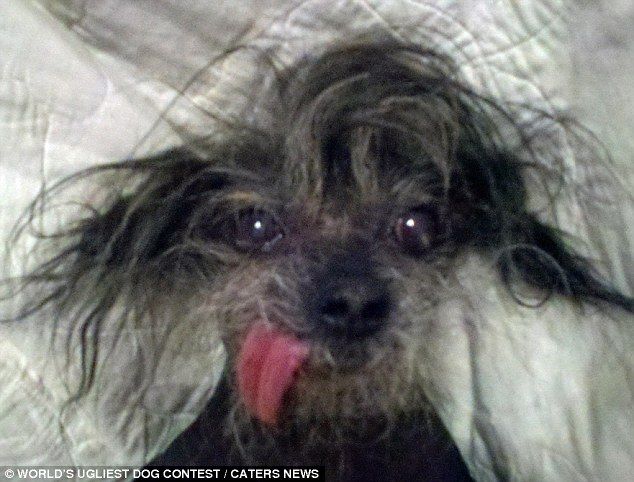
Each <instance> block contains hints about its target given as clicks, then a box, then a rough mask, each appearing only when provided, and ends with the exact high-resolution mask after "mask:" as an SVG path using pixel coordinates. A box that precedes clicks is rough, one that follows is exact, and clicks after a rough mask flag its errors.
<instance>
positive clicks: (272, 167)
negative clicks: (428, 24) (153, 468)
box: [15, 41, 634, 464]
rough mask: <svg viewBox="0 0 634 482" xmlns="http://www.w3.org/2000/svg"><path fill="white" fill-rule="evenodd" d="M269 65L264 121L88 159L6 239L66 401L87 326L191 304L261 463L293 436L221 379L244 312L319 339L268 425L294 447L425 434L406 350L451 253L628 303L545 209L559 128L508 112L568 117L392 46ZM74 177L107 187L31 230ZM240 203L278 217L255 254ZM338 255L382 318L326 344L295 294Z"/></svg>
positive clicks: (88, 359)
mask: <svg viewBox="0 0 634 482" xmlns="http://www.w3.org/2000/svg"><path fill="white" fill-rule="evenodd" d="M266 75H272V74H271V73H267V74H266ZM274 76H275V78H276V82H275V89H274V90H272V91H271V92H268V94H267V95H270V96H272V98H274V99H275V102H272V103H271V105H273V106H274V107H273V108H272V112H270V119H271V122H270V125H267V126H264V127H262V126H258V127H257V128H255V127H252V128H249V129H244V126H236V127H235V128H232V126H231V125H230V124H227V126H226V132H224V135H223V138H222V140H219V141H214V142H213V143H208V142H205V141H200V142H197V143H196V145H195V146H187V147H179V148H176V149H173V150H170V151H167V152H163V153H160V154H158V155H154V156H150V157H146V158H142V159H133V160H127V161H123V162H117V163H113V164H109V165H105V166H99V167H96V168H92V169H90V170H88V171H85V172H82V173H79V174H76V175H73V176H71V177H70V178H68V179H65V180H64V181H62V182H60V183H59V184H58V185H56V186H54V187H53V188H49V189H47V190H46V191H44V192H43V193H42V194H41V195H40V196H39V197H38V199H37V200H36V201H35V202H34V203H33V205H32V206H31V207H30V209H29V211H28V213H27V214H26V216H25V218H24V220H23V222H22V224H21V225H20V227H19V228H18V229H17V230H16V233H15V239H16V240H17V239H19V238H21V237H23V236H28V235H33V234H35V235H36V236H39V238H40V242H39V244H38V253H39V254H38V255H39V256H40V257H44V261H43V262H40V263H39V264H38V265H37V266H36V267H34V268H32V269H31V270H30V272H29V273H28V274H25V275H24V276H23V277H22V278H21V279H20V289H21V290H22V291H23V292H24V293H25V294H26V296H25V297H26V298H27V299H29V302H28V303H27V304H26V305H25V306H24V307H23V309H22V312H21V313H20V314H18V316H16V319H21V318H26V317H29V316H31V315H32V314H34V313H37V312H41V311H43V310H48V311H50V312H51V313H52V317H53V319H55V320H59V319H64V318H66V319H67V318H69V317H70V318H72V320H73V325H72V330H71V332H70V333H68V335H67V340H66V343H67V345H68V347H69V349H70V347H72V346H74V344H79V346H80V347H81V363H82V370H81V373H82V374H83V375H82V378H81V380H80V382H79V384H78V386H77V387H76V389H77V390H76V393H77V396H81V395H82V394H83V393H86V392H87V391H89V390H90V389H91V388H92V383H93V377H94V372H95V365H96V362H97V359H98V351H99V346H98V344H96V343H93V342H92V341H93V340H96V339H97V338H98V334H99V331H100V328H101V326H102V324H103V322H104V319H105V318H106V317H108V316H111V315H112V312H113V310H115V307H119V308H118V309H119V310H120V312H119V315H118V316H119V317H120V320H121V321H120V326H121V327H123V326H124V325H125V324H127V323H149V324H150V326H153V327H154V329H156V330H159V329H169V323H170V317H169V316H168V315H164V316H162V317H160V316H159V317H156V318H154V317H153V315H152V313H153V311H156V312H162V313H165V312H166V311H165V310H161V309H160V308H157V307H161V306H165V305H168V306H171V307H173V306H174V305H176V304H178V305H179V306H197V307H198V309H196V310H192V312H195V313H196V316H201V317H205V318H206V319H212V320H214V321H215V323H216V324H217V330H218V331H219V332H220V333H221V335H222V341H223V343H224V346H225V348H226V350H227V353H228V363H227V367H228V368H227V371H226V375H225V380H224V381H223V384H224V387H225V389H226V392H227V394H226V397H225V399H224V401H223V402H222V407H223V409H222V410H223V411H222V416H223V418H224V419H226V421H227V422H226V423H227V425H228V426H229V427H228V429H227V433H229V434H230V435H228V436H227V437H226V438H223V437H224V436H223V437H220V439H222V440H225V441H226V439H232V438H233V442H234V443H235V446H236V447H237V452H238V454H239V455H238V459H239V458H240V456H242V459H243V460H244V459H245V458H246V459H249V457H251V459H249V460H250V461H252V462H260V463H261V462H262V461H263V460H269V457H271V450H273V449H271V447H275V446H276V445H275V444H276V443H278V444H282V445H283V443H291V442H289V441H288V440H287V441H286V442H280V441H279V438H276V437H273V438H272V440H273V441H274V442H272V444H273V445H270V444H268V443H265V442H263V440H264V439H266V436H264V435H262V434H265V433H267V432H266V430H265V429H264V428H262V427H259V426H257V424H256V423H255V422H253V420H251V419H250V418H249V415H248V414H247V413H246V412H245V410H244V407H242V406H241V402H240V400H239V397H237V396H236V393H235V392H234V391H233V390H232V389H231V387H232V383H233V380H234V377H235V373H233V372H232V367H234V366H235V358H236V355H237V352H238V351H239V346H240V344H241V343H242V340H243V337H244V333H245V331H246V330H247V329H248V327H249V325H250V324H251V323H252V322H253V320H254V319H259V320H262V319H264V320H266V322H267V323H269V324H271V325H275V326H278V327H279V328H281V329H283V330H285V331H289V332H291V333H294V334H296V335H297V336H301V337H307V338H309V339H312V340H316V342H315V346H316V348H315V350H314V351H313V353H312V354H311V357H312V358H311V361H310V363H309V365H310V366H311V369H310V370H309V371H308V372H307V373H306V374H305V375H304V376H303V377H300V379H299V382H298V386H297V387H295V390H294V391H293V393H292V394H291V395H290V399H289V400H288V403H287V404H286V408H285V418H284V421H283V423H282V426H285V427H286V432H285V433H287V434H288V433H295V435H296V437H299V436H300V435H298V434H301V439H302V440H303V443H304V448H305V450H306V451H308V452H310V451H311V450H312V448H311V447H318V446H322V445H323V444H324V443H325V442H320V441H319V440H320V439H323V440H326V439H328V440H330V442H332V440H337V441H338V443H337V444H336V446H337V447H341V446H342V445H343V444H344V443H345V442H344V440H346V439H347V438H349V437H350V433H355V434H356V435H355V436H356V437H359V438H363V437H365V436H368V433H372V434H374V435H373V437H375V438H377V439H378V438H381V437H383V438H384V439H386V440H390V437H392V436H393V432H394V428H395V427H401V428H399V429H398V431H402V432H404V430H402V425H403V423H404V422H403V420H408V417H409V419H411V420H410V422H411V421H412V420H416V423H417V424H419V423H420V420H425V422H424V423H423V425H425V424H428V425H429V427H430V430H431V427H435V429H434V430H436V431H437V432H438V433H442V431H443V429H442V427H441V426H440V424H439V423H438V422H437V420H436V419H435V418H434V415H433V410H432V409H431V407H430V406H429V405H428V404H427V402H426V401H425V394H424V391H423V389H422V387H423V386H424V381H423V380H421V376H422V375H421V373H420V370H419V369H418V363H417V362H418V361H419V358H420V350H421V345H422V344H423V343H424V330H425V319H429V318H431V317H433V316H434V315H433V313H434V308H435V307H436V306H438V304H439V303H440V301H441V300H442V299H443V297H446V296H447V290H451V289H452V288H451V287H452V286H453V285H454V283H453V281H452V273H453V271H454V270H455V267H456V265H457V263H458V260H460V259H461V257H462V256H464V254H465V253H477V254H478V255H479V256H482V257H484V258H486V259H488V260H490V261H491V262H493V263H495V264H496V265H497V269H498V272H499V277H500V281H501V283H503V284H504V285H506V287H507V288H508V290H509V291H510V292H511V293H512V294H513V296H514V297H515V298H516V300H517V302H518V303H528V302H527V301H525V300H524V299H523V297H522V290H523V289H526V288H530V289H532V290H537V292H539V293H542V302H547V300H548V299H549V298H550V297H552V296H564V297H567V298H569V299H570V300H572V301H574V302H576V303H578V304H580V305H583V304H588V303H591V304H594V305H598V306H607V305H613V306H615V307H618V308H619V309H625V310H628V311H631V312H634V302H633V300H632V298H631V297H628V296H627V295H625V294H623V293H620V292H619V291H618V290H617V289H615V288H614V287H612V286H611V285H610V283H609V282H608V281H607V280H605V279H603V278H602V277H601V276H600V275H599V274H598V272H597V271H596V270H595V268H594V267H593V265H592V263H591V262H590V261H589V260H588V259H586V258H584V257H582V256H581V255H580V254H578V253H577V252H576V251H575V249H574V248H573V244H574V240H573V239H572V238H571V237H570V236H569V235H568V234H567V233H565V232H564V231H562V230H561V229H560V228H559V227H557V226H556V225H555V224H553V222H552V221H549V220H548V219H549V216H548V214H549V212H550V211H549V210H550V209H552V208H553V206H554V205H555V204H556V203H557V200H558V197H557V196H558V193H560V192H561V191H562V189H565V188H574V187H573V186H571V185H570V181H569V176H568V173H567V172H566V169H565V167H564V163H563V162H562V161H561V154H560V153H559V152H558V148H557V146H556V143H554V142H553V146H552V148H551V149H550V150H549V149H548V148H544V139H543V138H542V139H539V143H538V142H537V140H536V138H537V137H538V135H537V134H535V133H534V132H535V129H533V128H532V127H534V125H536V124H537V122H536V121H534V123H535V124H534V125H531V126H529V125H526V123H522V122H520V121H519V120H518V116H517V115H516V114H517V112H519V111H522V112H524V113H525V112H526V111H529V110H530V112H531V114H532V115H533V119H535V118H538V120H539V121H543V120H544V118H546V117H547V118H548V119H549V120H550V121H551V123H553V124H557V125H559V126H560V127H563V128H564V129H570V130H572V129H575V127H574V126H573V124H572V123H568V122H566V121H565V120H564V119H559V118H556V117H555V116H552V115H550V116H547V115H546V114H544V113H542V112H538V111H536V110H531V109H528V108H527V107H526V106H509V105H507V106H502V105H499V104H498V103H496V102H494V101H492V100H490V99H487V98H484V97H483V96H481V95H479V94H477V93H476V92H474V91H473V90H472V89H470V88H469V87H468V86H467V85H466V84H465V83H463V82H461V81H460V79H459V77H458V75H457V73H456V69H455V67H454V66H453V65H452V63H451V62H450V61H449V60H448V59H447V58H444V57H443V56H441V55H438V54H437V53H434V52H431V51H427V50H424V49H421V48H419V47H416V46H412V45H407V44H402V43H398V42H393V41H390V42H380V43H375V44H372V43H370V44H368V43H359V44H352V45H346V46H342V47H338V48H335V49H332V50H329V51H328V52H327V53H325V54H323V55H319V56H309V57H306V58H305V59H304V60H302V61H301V62H299V63H298V64H297V65H294V66H293V67H291V68H289V69H279V70H277V71H276V72H275V73H274ZM529 132H531V134H528V133H529ZM538 144H539V147H538ZM546 144H548V142H546ZM88 179H90V180H94V179H107V180H108V182H107V185H109V186H116V187H117V189H116V190H112V189H110V192H109V193H108V194H107V195H105V196H103V199H100V201H99V202H98V203H95V204H90V205H88V204H87V205H84V206H83V208H82V209H81V211H82V213H81V215H79V216H77V219H75V220H73V221H70V222H69V223H68V224H67V225H65V226H64V227H63V229H62V230H60V231H58V232H54V233H52V234H45V233H41V232H39V233H38V232H35V230H34V226H37V225H38V220H39V219H40V217H41V216H42V214H43V213H45V212H46V211H47V208H48V206H49V205H51V204H52V203H53V202H54V201H55V200H56V199H57V198H58V197H61V196H62V194H63V193H64V192H65V190H66V189H68V188H69V186H75V185H77V184H78V183H81V182H85V181H86V180H88ZM534 197H537V198H539V199H546V200H548V203H547V206H546V208H544V209H543V211H542V212H538V211H535V210H532V209H531V207H530V202H529V200H530V199H531V198H534ZM411 210H414V211H416V212H422V213H423V214H421V215H423V216H425V218H424V219H429V220H430V221H429V222H430V223H431V224H433V229H432V231H431V232H430V233H429V235H430V236H431V237H432V240H431V241H430V243H429V245H426V246H425V249H424V250H422V251H421V252H407V250H405V251H404V250H403V249H402V246H400V245H399V244H398V241H399V240H395V236H394V220H395V219H398V218H399V216H402V215H403V214H404V213H407V212H409V211H411ZM253 212H257V213H265V216H266V218H264V219H266V220H268V221H269V222H270V223H271V224H272V225H273V226H275V227H276V229H278V230H279V232H276V233H274V234H275V236H271V239H270V240H268V241H267V243H265V244H264V245H262V246H260V247H258V249H253V247H252V246H249V245H248V240H247V244H246V245H244V244H243V245H240V244H239V243H236V239H239V238H240V236H241V233H240V231H239V230H240V220H241V219H242V217H243V216H245V213H247V215H250V214H249V213H253ZM50 253H53V254H50ZM354 253H357V255H356V256H358V259H357V260H356V261H355V263H354V264H355V266H361V271H360V272H357V271H355V272H354V276H361V277H363V276H372V277H376V278H377V279H380V280H381V282H383V283H385V284H386V285H387V286H389V291H390V293H392V298H393V299H392V298H391V299H390V303H389V307H390V314H389V316H388V322H387V323H386V327H385V328H384V329H382V330H381V331H379V332H378V333H377V334H376V335H375V336H373V337H371V338H369V339H368V340H367V341H365V342H363V343H350V344H349V345H344V346H342V344H341V343H339V342H338V341H337V340H335V341H333V340H332V337H329V336H327V334H324V333H322V332H321V331H320V330H319V329H317V328H315V326H314V324H312V323H310V322H309V319H310V318H311V316H312V315H311V314H312V311H311V310H313V307H312V306H311V305H310V303H309V302H308V301H307V300H311V299H312V300H314V299H319V296H320V293H319V292H318V290H317V291H316V288H315V285H316V284H318V281H319V280H320V279H321V277H322V275H323V270H324V269H326V268H325V267H326V266H329V265H333V263H334V265H337V261H336V260H338V259H342V260H344V261H342V263H344V264H345V263H346V261H345V260H346V259H348V258H349V257H350V256H355V254H354ZM333 260H334V261H333ZM365 268H367V270H366V271H367V273H366V272H365V271H364V269H365ZM333 269H336V266H335V268H333ZM355 269H356V268H355ZM34 293H39V296H35V295H34ZM121 307H123V308H121ZM167 312H169V310H167ZM148 320H149V321H148ZM212 405H213V404H212ZM210 410H211V412H208V413H212V412H213V413H216V414H217V412H218V409H215V410H216V411H215V412H214V409H213V408H211V409H210ZM359 414H361V415H362V416H361V417H360V416H359ZM284 424H285V425H284ZM405 424H406V425H408V424H409V425H411V423H409V422H405ZM379 432H380V433H381V434H383V435H381V436H379V435H377V434H378V433H379ZM258 433H259V434H260V435H261V436H260V435H258V436H256V435H255V434H258ZM359 434H363V436H361V435H359ZM386 434H387V435H386ZM390 434H392V435H390ZM307 437H308V438H307ZM291 438H292V437H291ZM352 438H354V437H352ZM254 440H256V441H257V444H259V445H260V452H258V451H257V450H255V449H254V448H253V447H251V446H250V444H252V443H253V441H254ZM308 440H314V443H309V442H308ZM214 443H218V441H217V440H216V441H215V442H214ZM261 447H266V449H262V448H261ZM306 447H307V448H306ZM198 450H199V451H200V450H202V449H201V448H200V447H198ZM214 450H217V447H216V448H215V449H214ZM202 451H203V453H204V450H202ZM262 453H264V454H265V455H264V456H262V455H261V454H262ZM295 453H296V454H297V452H295ZM253 454H256V455H253ZM257 454H259V455H257ZM305 455H306V456H307V457H308V454H305ZM313 456H314V458H315V460H317V461H319V457H320V455H315V454H313ZM253 457H254V458H253ZM308 458H309V457H308ZM207 460H209V459H207ZM279 460H280V461H281V462H288V460H287V459H285V458H284V457H281V458H280V459H279ZM342 460H343V459H339V460H338V463H340V464H341V463H343V464H345V463H349V460H348V461H347V462H346V460H347V459H346V460H343V461H342ZM295 462H296V461H295Z"/></svg>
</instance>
